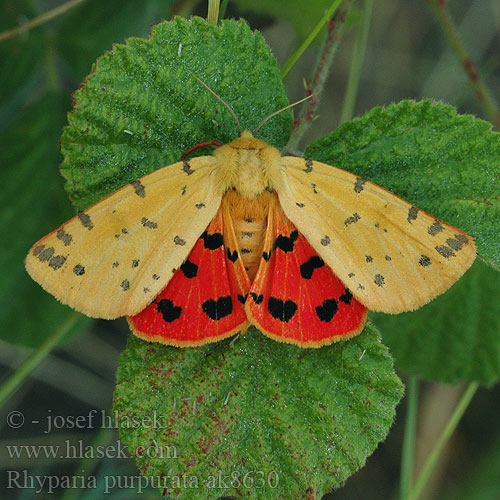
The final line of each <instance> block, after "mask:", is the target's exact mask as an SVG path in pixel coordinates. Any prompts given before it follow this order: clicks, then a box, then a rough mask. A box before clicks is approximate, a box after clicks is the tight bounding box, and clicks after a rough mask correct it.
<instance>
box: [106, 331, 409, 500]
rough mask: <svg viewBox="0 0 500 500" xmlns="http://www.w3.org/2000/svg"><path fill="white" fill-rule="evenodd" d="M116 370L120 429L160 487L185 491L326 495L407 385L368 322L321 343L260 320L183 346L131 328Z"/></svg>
mask: <svg viewBox="0 0 500 500" xmlns="http://www.w3.org/2000/svg"><path fill="white" fill-rule="evenodd" d="M117 379H118V384H117V387H116V390H115V401H114V410H115V414H116V415H117V416H118V425H119V426H120V434H121V439H122V440H123V441H124V442H125V443H126V444H127V445H128V447H129V452H130V453H131V454H132V455H136V456H137V462H138V465H139V467H140V469H141V470H142V472H143V474H145V475H146V476H148V477H149V478H150V479H151V481H153V482H154V481H156V483H154V484H156V487H158V488H160V490H163V488H166V490H165V491H166V494H168V495H170V496H173V497H175V498H179V499H183V500H188V499H193V500H194V499H196V500H198V499H200V498H208V499H216V498H218V497H220V496H233V495H235V496H237V497H239V498H251V499H263V498H269V499H270V498H273V499H286V500H289V499H291V498H305V497H306V496H307V498H311V499H312V498H318V499H319V498H321V497H322V495H324V494H325V493H326V492H328V491H329V490H331V489H332V488H335V487H337V486H339V485H341V484H342V482H343V481H345V480H346V479H347V478H348V477H349V476H350V475H351V474H353V473H354V472H355V471H356V470H357V469H359V468H360V467H361V466H362V465H363V464H364V463H365V460H366V457H367V456H369V455H370V454H371V453H372V452H373V451H374V449H375V448H376V446H377V444H378V443H379V442H380V441H381V440H383V439H384V438H385V436H386V434H387V432H388V429H389V427H390V426H391V424H392V420H393V418H394V409H395V406H396V404H397V403H398V401H399V399H400V398H401V395H402V385H401V382H400V381H399V379H398V378H397V376H396V375H395V374H394V371H393V367H392V360H391V358H390V356H389V354H388V353H387V348H386V347H385V346H384V345H382V344H381V343H380V340H379V338H378V332H377V330H376V329H375V328H374V327H372V326H370V325H368V326H367V327H366V328H365V330H364V332H363V333H362V334H360V335H359V336H357V337H355V338H353V339H351V340H348V341H345V342H339V343H337V344H334V345H332V346H328V347H322V348H320V349H302V348H300V347H296V346H291V345H288V344H282V343H278V342H275V341H273V340H270V339H268V338H266V337H264V336H263V335H261V334H260V333H259V332H257V331H256V330H255V329H253V328H252V329H250V330H249V332H248V333H247V334H246V335H244V336H239V337H238V338H236V339H233V340H231V339H227V340H225V341H222V342H218V343H214V344H208V345H206V346H202V347H198V348H188V349H182V348H177V347H169V346H163V345H160V344H149V343H147V342H144V341H143V340H140V339H138V338H135V337H134V336H131V337H130V339H129V342H128V345H127V348H126V350H125V351H124V353H123V354H122V357H121V359H120V363H119V369H118V375H117ZM153 418H155V419H156V421H155V422H153ZM161 478H162V481H160V479H161ZM181 478H184V481H183V479H181Z"/></svg>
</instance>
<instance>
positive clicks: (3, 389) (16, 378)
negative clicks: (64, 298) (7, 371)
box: [0, 313, 81, 407]
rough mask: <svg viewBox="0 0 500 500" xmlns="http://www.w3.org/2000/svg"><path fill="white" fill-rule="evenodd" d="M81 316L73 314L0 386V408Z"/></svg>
mask: <svg viewBox="0 0 500 500" xmlns="http://www.w3.org/2000/svg"><path fill="white" fill-rule="evenodd" d="M80 318H81V315H80V314H78V313H73V314H71V315H70V316H69V318H68V319H67V320H66V321H65V322H64V323H63V324H62V325H61V326H60V327H59V328H58V329H57V330H56V331H55V332H54V333H53V334H52V335H50V336H49V337H47V338H46V339H45V341H44V342H43V343H42V344H41V345H40V346H39V347H38V348H37V349H35V350H34V351H33V352H32V353H31V354H30V356H29V357H28V358H27V359H26V361H24V362H23V363H22V364H21V366H20V367H19V368H18V369H17V370H16V371H15V372H14V373H13V374H12V375H11V376H10V377H9V378H8V379H7V380H6V381H5V382H4V383H3V384H2V385H1V386H0V407H2V406H3V404H4V403H5V402H6V401H7V400H8V399H9V397H10V396H11V395H12V394H13V393H14V391H15V390H16V389H17V388H18V387H19V386H20V385H21V384H22V383H23V382H24V380H25V379H26V378H27V377H28V376H29V375H30V373H31V372H32V371H33V370H34V369H35V368H36V367H37V366H38V365H39V364H40V362H41V361H42V360H43V359H44V358H45V356H47V354H49V353H50V351H52V349H54V347H55V346H56V345H57V344H58V343H59V341H60V340H61V339H62V338H63V337H64V336H65V335H66V334H67V333H68V332H69V331H70V330H71V328H72V327H73V326H74V325H75V324H76V323H77V322H78V320H79V319H80Z"/></svg>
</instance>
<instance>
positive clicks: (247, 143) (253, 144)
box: [229, 130, 269, 150]
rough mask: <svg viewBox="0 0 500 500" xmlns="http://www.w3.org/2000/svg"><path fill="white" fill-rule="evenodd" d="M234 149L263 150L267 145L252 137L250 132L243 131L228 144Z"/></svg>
mask: <svg viewBox="0 0 500 500" xmlns="http://www.w3.org/2000/svg"><path fill="white" fill-rule="evenodd" d="M229 146H231V147H232V148H234V149H246V150H248V149H257V150H259V149H264V148H268V147H269V145H268V144H267V143H265V142H264V141H261V140H260V139H257V138H255V137H254V136H253V134H252V132H250V131H249V130H245V131H244V132H243V133H242V134H241V135H240V136H239V137H238V138H237V139H235V140H234V141H231V142H230V143H229Z"/></svg>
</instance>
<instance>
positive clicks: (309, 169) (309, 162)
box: [304, 160, 313, 174]
mask: <svg viewBox="0 0 500 500" xmlns="http://www.w3.org/2000/svg"><path fill="white" fill-rule="evenodd" d="M312 164H313V161H312V160H306V168H305V169H304V172H305V173H306V174H309V173H310V172H312V169H313V167H312Z"/></svg>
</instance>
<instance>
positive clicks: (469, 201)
mask: <svg viewBox="0 0 500 500" xmlns="http://www.w3.org/2000/svg"><path fill="white" fill-rule="evenodd" d="M306 156H307V157H309V158H312V159H315V160H319V161H323V162H325V163H329V164H331V165H336V166H338V167H340V168H343V169H345V170H349V171H351V172H354V173H356V174H357V175H360V176H361V177H364V178H365V179H368V180H370V181H373V182H375V183H377V184H380V185H381V186H383V187H385V188H387V189H389V190H391V191H393V192H394V193H395V194H397V195H398V196H401V197H402V198H404V199H406V200H407V201H409V202H411V203H413V204H414V205H416V206H417V207H419V208H421V209H423V210H425V211H427V212H429V213H431V214H432V215H434V216H436V217H438V218H439V219H442V220H443V221H445V222H447V223H449V224H452V225H454V226H456V227H458V228H460V229H462V230H464V231H466V232H467V233H469V234H471V235H472V236H473V237H474V238H475V239H476V243H477V246H478V252H479V254H480V255H481V256H482V257H483V258H484V259H485V261H486V262H487V263H489V264H492V265H494V266H496V267H500V238H499V237H498V235H499V233H500V195H499V193H500V134H499V133H497V132H492V131H491V125H490V124H489V123H487V122H485V121H482V120H478V119H476V118H474V117H473V116H469V115H457V112H456V109H455V108H453V107H451V106H447V105H445V104H442V103H436V102H433V101H431V100H426V101H421V102H414V101H402V102H400V103H397V104H393V105H390V106H388V107H386V108H374V109H372V110H371V111H369V112H368V113H367V114H366V115H364V116H363V117H361V118H357V119H355V120H352V121H350V122H348V123H345V124H344V125H342V126H341V127H339V128H338V129H337V130H335V132H333V133H331V134H329V135H327V136H325V137H323V138H322V139H320V140H318V141H316V142H314V143H313V144H311V145H310V146H309V147H308V148H307V150H306Z"/></svg>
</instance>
